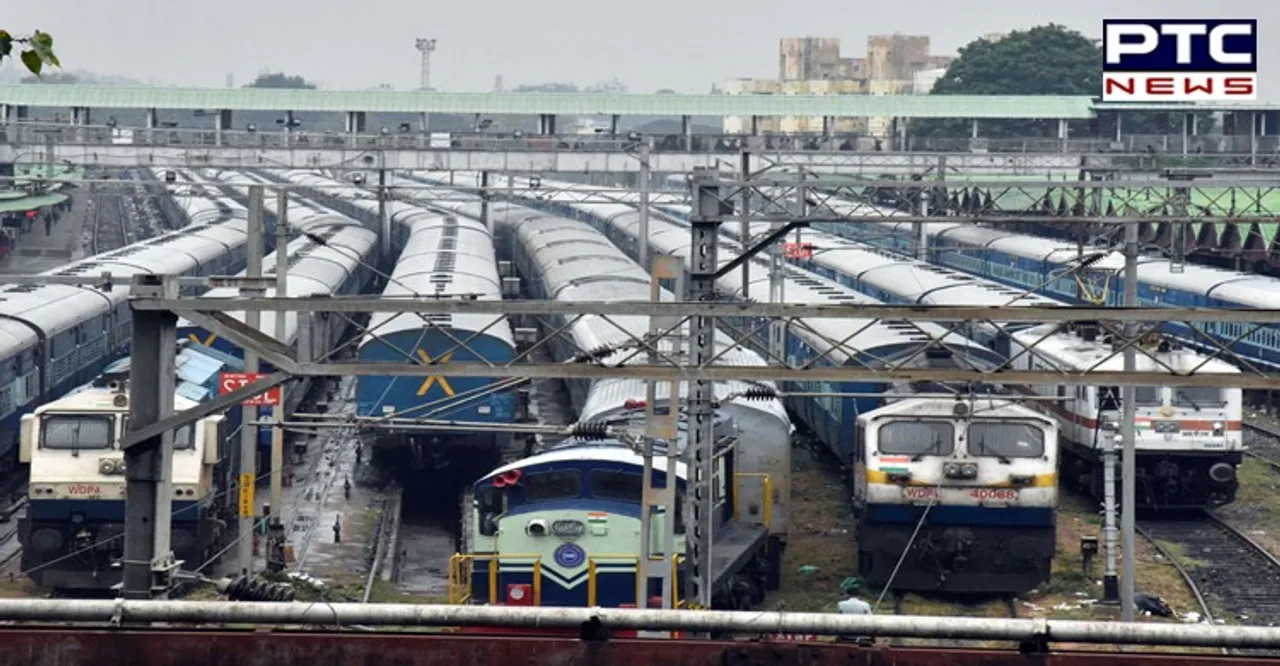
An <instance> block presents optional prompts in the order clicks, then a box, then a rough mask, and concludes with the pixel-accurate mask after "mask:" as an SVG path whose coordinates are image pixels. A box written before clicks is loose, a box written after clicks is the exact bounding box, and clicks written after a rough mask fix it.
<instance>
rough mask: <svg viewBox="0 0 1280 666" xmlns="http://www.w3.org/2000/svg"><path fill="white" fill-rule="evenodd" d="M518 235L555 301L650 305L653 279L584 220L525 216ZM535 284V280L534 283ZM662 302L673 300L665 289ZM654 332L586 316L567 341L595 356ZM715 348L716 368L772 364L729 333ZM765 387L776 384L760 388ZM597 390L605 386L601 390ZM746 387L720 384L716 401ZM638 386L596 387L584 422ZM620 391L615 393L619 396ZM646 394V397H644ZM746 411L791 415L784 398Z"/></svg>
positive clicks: (630, 355)
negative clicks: (736, 343) (640, 302)
mask: <svg viewBox="0 0 1280 666" xmlns="http://www.w3.org/2000/svg"><path fill="white" fill-rule="evenodd" d="M515 231H516V233H517V234H518V235H519V236H520V237H521V238H523V239H524V242H525V247H526V248H527V249H528V253H529V255H531V256H530V260H531V261H533V262H534V263H535V264H536V265H537V266H538V269H539V271H540V275H539V276H538V277H537V278H536V279H540V280H542V281H543V283H544V285H545V287H546V291H547V292H548V294H550V295H551V298H553V299H556V300H564V301H619V300H623V301H625V300H648V299H649V283H650V279H649V274H648V273H646V272H645V271H644V270H643V269H641V268H640V266H639V264H636V263H635V262H634V261H632V260H631V259H630V258H629V257H627V256H626V255H625V254H623V252H622V251H621V250H619V249H618V248H617V247H616V246H615V245H613V243H611V242H609V240H608V239H607V238H606V237H605V236H604V235H603V234H601V233H600V232H598V231H596V230H595V229H592V228H591V227H589V226H587V225H586V224H584V223H581V222H574V221H571V220H565V219H563V218H559V217H553V216H540V215H537V214H534V215H531V216H529V217H526V218H523V219H522V220H520V222H519V223H518V224H517V225H516V226H515ZM531 279H535V278H531ZM661 298H662V300H666V301H674V300H675V297H674V295H672V294H671V293H670V292H667V291H665V290H663V291H662V293H661ZM648 330H649V318H648V317H644V316H634V317H631V316H621V317H609V318H608V319H607V320H606V319H604V318H601V317H592V316H587V317H582V318H581V319H579V320H578V321H577V322H575V323H574V325H573V326H572V327H571V329H570V331H569V335H571V336H572V338H573V340H574V343H575V345H576V346H577V347H578V348H579V349H580V350H588V351H589V350H597V349H607V348H613V347H618V346H621V345H633V344H634V341H633V335H632V334H638V333H642V332H646V331H648ZM675 344H676V343H675V341H673V340H671V339H667V340H664V341H662V343H660V345H659V347H660V348H661V349H662V350H663V352H664V353H674V352H676V351H677V350H676V349H675ZM716 348H717V350H718V353H720V355H719V357H718V358H717V363H719V364H722V365H739V366H759V367H764V366H765V365H766V363H765V362H764V360H763V359H761V358H760V356H759V355H758V354H756V353H755V352H752V351H750V350H748V349H745V348H743V347H740V346H734V345H733V341H732V340H731V339H730V338H729V336H728V335H725V334H724V333H722V332H720V331H717V333H716ZM646 356H647V353H645V352H640V353H637V351H636V350H635V349H634V348H633V347H628V348H625V349H621V350H619V351H616V352H614V353H613V354H611V355H609V356H608V357H605V358H602V359H599V362H601V363H609V364H613V363H620V362H623V361H625V362H628V363H641V362H644V361H645V360H646ZM641 384H643V382H641ZM759 385H763V386H770V387H772V386H773V385H772V384H770V383H766V382H760V383H759ZM597 386H598V387H599V388H597ZM751 387H752V385H751V384H748V383H746V382H716V384H715V392H716V395H717V397H718V398H720V399H728V398H730V397H731V396H734V395H741V394H742V393H743V392H745V391H747V390H748V389H749V388H751ZM635 391H636V388H635V386H634V385H631V384H625V383H624V384H605V383H602V382H597V383H596V384H593V388H592V392H591V395H590V396H589V397H588V400H587V402H586V404H584V406H583V409H582V418H583V419H584V420H589V419H590V418H591V417H592V416H593V415H596V414H600V413H603V412H604V411H606V410H608V409H611V408H614V407H616V405H618V404H622V403H623V402H625V401H626V400H627V399H630V398H635V397H636V395H635ZM615 393H616V395H614V394H615ZM640 395H641V396H643V395H644V394H643V392H641V393H640ZM743 408H744V409H751V410H754V411H757V412H766V413H769V414H770V415H771V416H774V417H776V418H778V419H783V420H786V419H787V416H786V412H785V410H784V409H783V407H782V403H781V402H780V401H778V400H761V401H753V402H751V403H746V404H744V406H743Z"/></svg>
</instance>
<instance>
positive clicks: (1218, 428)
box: [1213, 421, 1225, 437]
mask: <svg viewBox="0 0 1280 666" xmlns="http://www.w3.org/2000/svg"><path fill="white" fill-rule="evenodd" d="M1224 433H1225V426H1223V423H1222V421H1214V422H1213V436H1214V437H1221V436H1222V435H1223V434H1224Z"/></svg>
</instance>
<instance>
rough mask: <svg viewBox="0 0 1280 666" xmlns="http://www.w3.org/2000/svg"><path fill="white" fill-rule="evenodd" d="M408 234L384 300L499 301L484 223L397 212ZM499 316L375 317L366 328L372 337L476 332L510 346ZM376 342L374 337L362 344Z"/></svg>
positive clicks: (498, 282)
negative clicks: (439, 330)
mask: <svg viewBox="0 0 1280 666" xmlns="http://www.w3.org/2000/svg"><path fill="white" fill-rule="evenodd" d="M397 216H398V217H399V218H400V222H401V223H402V224H404V225H405V226H406V227H407V228H408V231H409V236H408V238H407V239H406V240H405V244H404V247H403V248H402V250H401V252H400V258H399V259H398V261H397V262H396V266H395V269H394V270H393V271H392V274H391V279H390V280H388V281H387V286H386V289H385V290H384V291H383V295H384V296H389V297H405V296H411V295H418V296H425V297H429V298H431V297H434V298H442V299H460V298H469V299H470V298H474V299H478V300H501V299H502V278H501V277H500V276H499V275H498V266H497V257H496V255H495V253H494V248H493V237H492V235H490V233H489V230H488V229H486V228H485V227H484V224H482V223H480V222H477V221H475V220H472V219H470V218H465V217H458V216H454V215H444V214H440V213H436V212H433V211H428V210H426V209H423V208H420V207H411V210H407V211H404V212H402V213H398V214H397ZM502 319H503V318H502V317H495V316H494V315H483V314H433V315H422V316H420V315H415V314H409V313H401V314H394V313H385V312H380V313H374V314H373V315H371V317H370V322H369V327H370V329H371V330H376V331H378V333H377V335H387V334H391V333H396V332H398V331H405V330H421V329H422V328H423V327H424V326H428V325H430V326H439V327H445V328H449V329H453V330H459V331H470V332H479V331H484V332H485V334H486V335H489V336H492V337H495V338H497V339H499V340H502V341H503V342H505V343H507V344H508V345H512V346H514V344H515V338H514V337H513V335H512V333H511V326H510V324H508V323H507V322H506V321H505V320H503V321H499V323H497V324H494V321H495V320H502ZM373 339H376V336H375V335H374V334H370V335H368V336H366V337H365V342H366V343H367V342H369V341H371V340H373Z"/></svg>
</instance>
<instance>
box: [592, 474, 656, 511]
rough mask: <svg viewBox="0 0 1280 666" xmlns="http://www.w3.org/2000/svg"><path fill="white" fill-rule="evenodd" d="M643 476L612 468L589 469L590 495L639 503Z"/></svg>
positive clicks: (642, 488)
mask: <svg viewBox="0 0 1280 666" xmlns="http://www.w3.org/2000/svg"><path fill="white" fill-rule="evenodd" d="M643 491H644V478H643V477H642V476H641V475H639V474H631V473H628V472H619V471H617V470H612V469H593V470H591V495H592V496H593V497H596V498H599V499H610V500H618V501H621V502H634V503H636V504H639V503H640V500H641V497H640V495H641V493H642V492H643Z"/></svg>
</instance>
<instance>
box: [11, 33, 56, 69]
mask: <svg viewBox="0 0 1280 666" xmlns="http://www.w3.org/2000/svg"><path fill="white" fill-rule="evenodd" d="M15 46H20V47H21V48H22V51H21V53H19V55H18V59H19V60H21V61H22V66H23V67H26V68H27V70H28V71H30V72H31V73H32V74H35V75H36V76H40V71H41V70H43V69H44V68H45V67H46V66H48V67H60V66H61V65H62V63H60V62H58V56H56V55H54V54H53V36H52V35H50V34H49V33H47V32H41V31H39V30H37V31H35V32H34V33H32V34H31V36H29V37H14V36H13V35H12V34H10V32H9V31H8V30H0V63H2V62H4V59H5V58H9V57H12V56H13V49H14V47H15Z"/></svg>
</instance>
